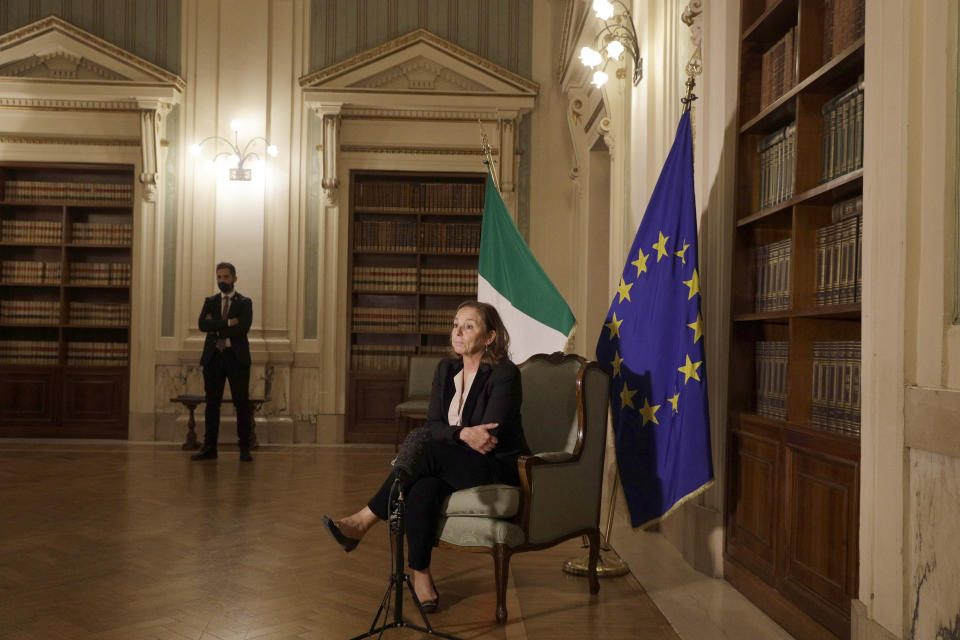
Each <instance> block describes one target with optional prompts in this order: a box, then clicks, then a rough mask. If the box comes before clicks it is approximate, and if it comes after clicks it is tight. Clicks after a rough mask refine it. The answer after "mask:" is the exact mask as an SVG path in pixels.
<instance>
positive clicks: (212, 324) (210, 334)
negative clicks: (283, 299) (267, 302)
mask: <svg viewBox="0 0 960 640" xmlns="http://www.w3.org/2000/svg"><path fill="white" fill-rule="evenodd" d="M222 310H223V296H222V295H221V294H219V293H218V294H216V295H214V296H210V297H209V298H206V299H205V300H204V301H203V309H201V310H200V320H199V321H198V323H199V325H200V331H205V332H207V340H206V342H204V343H203V355H202V356H200V364H202V365H203V366H207V364H209V363H210V361H211V360H213V357H214V356H215V355H216V354H217V339H218V338H230V348H231V349H233V352H234V354H235V355H236V356H237V360H239V361H240V363H241V364H245V365H247V366H248V367H249V366H250V343H249V341H247V332H248V331H250V325H251V324H253V300H251V299H250V298H248V297H246V296H244V295H241V294H240V292H239V291H238V292H236V293H234V294H233V302H231V303H230V309H229V310H228V311H227V317H226V318H221V317H220V315H221V311H222ZM207 315H209V316H210V319H209V320H207V319H206V316H207ZM230 318H236V319H237V320H238V322H237V324H235V325H233V326H232V327H229V326H227V321H228V320H230Z"/></svg>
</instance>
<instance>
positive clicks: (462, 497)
mask: <svg viewBox="0 0 960 640" xmlns="http://www.w3.org/2000/svg"><path fill="white" fill-rule="evenodd" d="M519 507H520V489H519V488H518V487H512V486H510V485H508V484H485V485H481V486H479V487H471V488H469V489H461V490H460V491H455V492H454V493H452V494H451V495H450V497H449V498H447V501H446V504H445V505H444V506H443V508H442V509H441V513H443V514H445V515H447V516H472V517H483V518H512V517H513V516H515V515H517V509H518V508H519Z"/></svg>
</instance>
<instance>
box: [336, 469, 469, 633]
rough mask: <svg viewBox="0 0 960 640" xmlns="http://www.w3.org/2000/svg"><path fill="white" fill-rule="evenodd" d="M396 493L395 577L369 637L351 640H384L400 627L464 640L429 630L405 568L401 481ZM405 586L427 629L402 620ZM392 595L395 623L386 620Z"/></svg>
mask: <svg viewBox="0 0 960 640" xmlns="http://www.w3.org/2000/svg"><path fill="white" fill-rule="evenodd" d="M394 492H396V495H397V499H396V500H395V501H394V506H393V511H392V512H391V513H390V533H391V534H392V537H393V540H394V544H395V545H396V554H395V556H394V558H395V562H394V565H393V573H392V574H391V575H390V584H388V585H387V591H386V593H384V594H383V600H381V601H380V608H379V609H377V614H376V615H375V616H374V617H373V622H372V623H371V624H370V630H369V631H367V632H366V633H361V634H360V635H358V636H354V637H353V638H351V639H350V640H361V638H369V637H371V636H373V635H375V634H379V635H381V636H382V635H383V632H384V631H386V630H387V629H394V628H398V627H408V628H410V629H416V630H417V631H420V632H423V633H426V634H429V635H433V636H437V637H438V638H447V639H448V640H461V639H460V638H458V637H457V636H452V635H449V634H447V633H442V632H440V631H437V630H435V629H434V628H433V627H432V626H430V621H429V620H427V614H426V613H425V612H424V610H423V605H421V604H420V599H419V598H417V592H416V591H415V590H414V589H413V582H412V581H411V580H410V576H409V575H408V574H407V572H406V570H405V568H404V566H403V565H404V559H403V534H404V520H403V519H404V514H405V511H406V504H405V502H404V498H403V484H402V483H401V482H400V478H399V477H398V478H397V479H395V480H394V481H393V488H391V489H390V495H393V494H394ZM403 585H407V588H408V589H409V590H410V595H411V596H412V597H413V603H414V604H415V605H417V609H418V610H419V611H420V617H421V618H423V624H424V625H425V626H423V627H421V626H419V625H416V624H411V623H410V622H407V621H406V620H404V619H403ZM391 594H392V595H393V596H394V605H393V620H392V621H390V622H387V618H388V617H389V616H390V596H391ZM381 613H383V624H382V625H380V626H379V627H378V626H377V622H378V621H379V620H380V614H381Z"/></svg>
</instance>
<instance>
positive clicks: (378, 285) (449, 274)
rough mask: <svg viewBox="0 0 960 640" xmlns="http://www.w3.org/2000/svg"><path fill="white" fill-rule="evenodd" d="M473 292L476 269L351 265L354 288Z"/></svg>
mask: <svg viewBox="0 0 960 640" xmlns="http://www.w3.org/2000/svg"><path fill="white" fill-rule="evenodd" d="M418 283H419V285H420V290H421V291H425V292H430V293H472V292H475V291H476V289H477V270H476V269H422V270H420V271H419V277H418V271H417V269H416V267H360V266H358V267H354V268H353V290H354V291H397V292H414V291H417V284H418Z"/></svg>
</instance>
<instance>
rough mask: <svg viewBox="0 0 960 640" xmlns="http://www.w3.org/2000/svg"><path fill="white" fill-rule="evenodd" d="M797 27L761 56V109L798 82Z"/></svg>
mask: <svg viewBox="0 0 960 640" xmlns="http://www.w3.org/2000/svg"><path fill="white" fill-rule="evenodd" d="M796 33H797V28H796V27H793V28H791V29H790V30H789V31H787V33H786V34H784V36H783V37H782V38H780V39H779V40H777V42H776V43H774V44H773V46H771V47H770V48H769V49H767V50H766V51H765V52H764V53H763V56H761V58H760V109H761V110H762V109H764V108H766V107H767V106H769V105H770V104H773V103H774V102H776V101H777V98H779V97H780V96H782V95H783V94H784V93H786V92H787V91H789V90H790V89H792V88H793V86H794V85H795V84H797V39H796Z"/></svg>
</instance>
